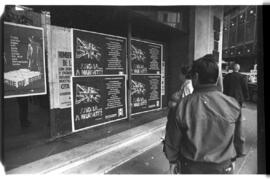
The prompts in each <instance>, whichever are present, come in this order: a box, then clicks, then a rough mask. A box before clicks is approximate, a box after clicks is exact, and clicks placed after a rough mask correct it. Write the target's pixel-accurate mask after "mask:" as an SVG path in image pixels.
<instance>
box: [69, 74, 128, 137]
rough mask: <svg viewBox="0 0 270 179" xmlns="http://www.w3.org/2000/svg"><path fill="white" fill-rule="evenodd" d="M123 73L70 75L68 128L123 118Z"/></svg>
mask: <svg viewBox="0 0 270 179" xmlns="http://www.w3.org/2000/svg"><path fill="white" fill-rule="evenodd" d="M126 99H127V97H126V79H125V76H124V75H114V76H112V75H100V76H92V77H72V130H73V132H74V131H78V130H83V129H87V128H89V127H93V126H97V125H101V124H106V123H109V122H113V121H118V120H121V119H125V118H127V106H126V105H127V101H126Z"/></svg>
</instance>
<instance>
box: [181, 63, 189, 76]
mask: <svg viewBox="0 0 270 179" xmlns="http://www.w3.org/2000/svg"><path fill="white" fill-rule="evenodd" d="M190 71H191V67H190V66H188V65H184V66H182V67H181V73H182V74H183V75H184V76H185V78H187V79H191V75H190Z"/></svg>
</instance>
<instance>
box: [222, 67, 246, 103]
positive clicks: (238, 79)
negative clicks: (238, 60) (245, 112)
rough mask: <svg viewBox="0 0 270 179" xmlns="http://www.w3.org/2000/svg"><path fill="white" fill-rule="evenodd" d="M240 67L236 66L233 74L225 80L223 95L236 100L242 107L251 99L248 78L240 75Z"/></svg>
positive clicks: (228, 75)
mask: <svg viewBox="0 0 270 179" xmlns="http://www.w3.org/2000/svg"><path fill="white" fill-rule="evenodd" d="M239 70H240V65H239V64H234V66H233V72H232V73H229V74H227V75H226V76H225V77H224V79H223V93H224V94H226V95H228V96H231V97H233V98H235V99H236V100H237V101H238V102H239V104H240V106H241V107H242V105H243V102H244V101H245V100H247V99H248V98H249V94H248V84H247V77H246V76H245V75H242V74H241V73H239Z"/></svg>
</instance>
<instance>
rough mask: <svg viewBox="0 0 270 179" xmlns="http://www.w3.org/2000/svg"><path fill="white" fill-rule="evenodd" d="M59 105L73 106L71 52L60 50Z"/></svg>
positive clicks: (63, 106) (61, 106) (62, 106)
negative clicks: (71, 96) (71, 97)
mask: <svg viewBox="0 0 270 179" xmlns="http://www.w3.org/2000/svg"><path fill="white" fill-rule="evenodd" d="M57 55H58V77H59V106H60V108H66V107H70V106H71V99H70V94H71V92H70V78H71V75H72V66H71V52H64V51H58V54H57Z"/></svg>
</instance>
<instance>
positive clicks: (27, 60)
mask: <svg viewBox="0 0 270 179" xmlns="http://www.w3.org/2000/svg"><path fill="white" fill-rule="evenodd" d="M3 39H4V43H3V44H4V55H3V60H4V63H3V64H4V98H13V97H23V96H34V95H43V94H46V92H47V91H46V71H45V56H44V34H43V29H42V28H39V27H34V26H26V25H20V24H15V23H9V22H4V38H3Z"/></svg>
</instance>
